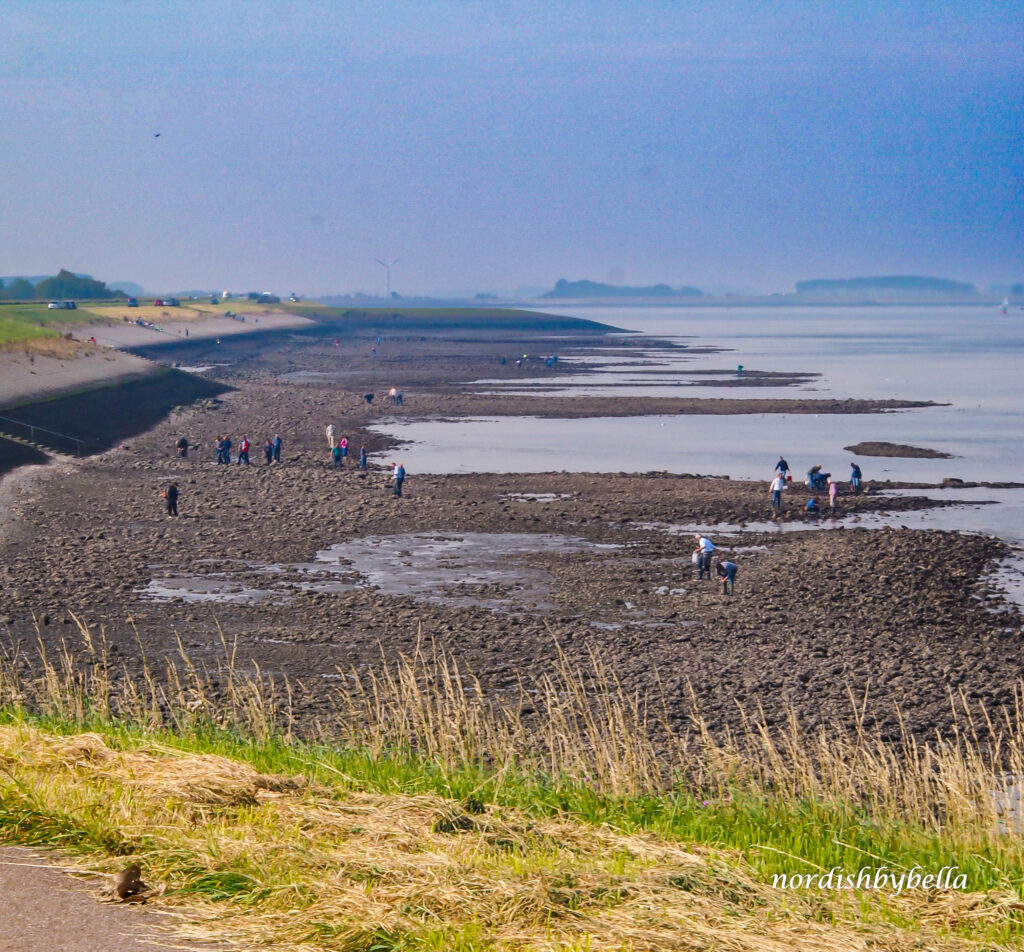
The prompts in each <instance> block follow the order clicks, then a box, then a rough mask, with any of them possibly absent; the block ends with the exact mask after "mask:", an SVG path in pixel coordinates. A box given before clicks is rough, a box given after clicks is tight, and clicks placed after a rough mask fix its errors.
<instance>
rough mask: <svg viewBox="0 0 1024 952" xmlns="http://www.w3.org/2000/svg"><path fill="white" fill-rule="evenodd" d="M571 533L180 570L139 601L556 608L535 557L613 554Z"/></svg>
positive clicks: (434, 541) (424, 536)
mask: <svg viewBox="0 0 1024 952" xmlns="http://www.w3.org/2000/svg"><path fill="white" fill-rule="evenodd" d="M609 548H616V547H615V546H609V545H599V544H597V543H593V542H588V541H587V540H585V539H579V538H575V537H572V536H563V535H533V534H530V533H485V532H468V533H430V532H417V533H406V534H402V535H394V536H371V537H368V538H365V539H352V540H350V541H348V542H341V543H338V544H337V545H333V546H331V547H330V548H328V549H323V550H321V551H319V552H317V553H316V555H315V557H314V559H313V561H311V562H303V563H258V562H241V561H240V562H238V563H235V564H234V565H233V566H232V567H230V568H228V569H225V570H221V571H216V572H208V573H205V574H200V573H195V574H189V573H176V574H173V575H167V576H164V577H162V578H156V579H153V580H152V581H151V582H150V583H149V584H148V585H147V586H146V587H145V588H142V589H138V590H137V591H136V594H138V596H139V597H140V598H144V599H148V600H153V601H173V602H184V603H196V602H222V603H234V604H238V603H242V604H256V603H258V602H266V601H268V600H269V601H273V602H276V603H282V602H287V601H288V600H290V598H291V597H292V596H294V595H295V594H296V593H297V592H339V591H346V590H351V589H355V588H372V589H374V590H376V591H377V592H379V593H380V594H381V595H396V596H401V595H408V596H411V597H412V598H413V599H415V600H416V601H424V602H433V603H436V604H441V605H449V606H458V605H479V606H484V607H487V608H491V609H493V610H495V611H522V610H550V609H552V608H554V607H555V606H554V605H553V604H552V603H551V602H549V601H548V600H547V596H548V595H549V593H550V586H551V574H550V572H549V571H548V570H547V569H546V568H544V567H543V565H537V564H534V563H532V562H531V561H530V560H531V559H532V558H533V557H536V556H538V555H541V556H543V555H558V554H561V553H569V552H578V551H581V550H584V549H609Z"/></svg>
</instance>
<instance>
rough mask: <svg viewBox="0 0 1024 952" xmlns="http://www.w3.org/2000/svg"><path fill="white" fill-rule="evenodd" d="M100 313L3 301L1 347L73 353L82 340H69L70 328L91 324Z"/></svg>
mask: <svg viewBox="0 0 1024 952" xmlns="http://www.w3.org/2000/svg"><path fill="white" fill-rule="evenodd" d="M95 320H96V315H95V314H93V313H90V312H89V311H87V310H85V309H84V308H78V309H77V310H74V311H64V310H50V309H49V308H48V307H47V306H46V302H45V301H42V302H37V303H31V302H27V303H12V304H3V303H0V351H4V350H23V351H25V352H26V353H30V354H37V355H40V356H50V357H73V356H75V355H76V354H77V353H78V352H79V351H80V349H81V344H79V343H77V342H75V341H70V340H65V339H64V333H65V332H66V330H67V328H69V327H71V326H72V325H76V324H88V323H90V322H91V321H95Z"/></svg>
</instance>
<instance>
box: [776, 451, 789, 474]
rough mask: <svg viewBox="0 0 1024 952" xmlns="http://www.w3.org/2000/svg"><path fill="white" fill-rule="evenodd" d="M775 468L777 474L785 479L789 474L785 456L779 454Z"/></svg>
mask: <svg viewBox="0 0 1024 952" xmlns="http://www.w3.org/2000/svg"><path fill="white" fill-rule="evenodd" d="M775 469H776V471H777V472H778V474H779V475H780V476H781V477H782V478H783V480H785V478H786V477H787V476H788V475H789V463H787V462H786V457H785V456H780V457H779V461H778V462H777V463H776V464H775Z"/></svg>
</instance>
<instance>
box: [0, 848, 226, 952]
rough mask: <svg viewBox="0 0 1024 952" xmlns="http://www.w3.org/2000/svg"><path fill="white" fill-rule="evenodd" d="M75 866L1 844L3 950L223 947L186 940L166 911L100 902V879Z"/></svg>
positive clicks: (134, 951) (150, 951)
mask: <svg viewBox="0 0 1024 952" xmlns="http://www.w3.org/2000/svg"><path fill="white" fill-rule="evenodd" d="M71 869H73V867H71V866H70V865H62V858H61V857H58V856H56V855H54V854H48V853H41V852H37V851H35V850H28V849H24V848H22V847H20V846H0V910H2V912H0V926H2V927H0V952H97V950H98V949H116V950H117V952H160V950H171V949H175V950H182V949H186V950H188V949H192V950H199V949H204V950H213V949H215V948H224V947H223V946H211V945H206V944H204V945H196V944H194V943H189V944H184V943H183V942H182V940H180V939H177V938H175V937H174V935H173V934H172V932H171V928H172V924H173V919H172V918H171V917H169V916H167V915H166V914H162V913H159V912H155V911H154V910H152V909H147V908H145V907H144V906H137V905H123V904H120V903H112V902H101V901H99V900H100V890H101V889H102V886H103V883H102V881H101V879H100V878H99V877H95V878H93V877H89V879H84V878H77V877H74V876H72V875H70V874H69V870H71Z"/></svg>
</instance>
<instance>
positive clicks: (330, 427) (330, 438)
mask: <svg viewBox="0 0 1024 952" xmlns="http://www.w3.org/2000/svg"><path fill="white" fill-rule="evenodd" d="M337 432H338V431H337V430H335V429H334V424H333V423H328V424H327V448H328V449H329V450H333V449H334V437H335V434H336V433H337Z"/></svg>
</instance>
